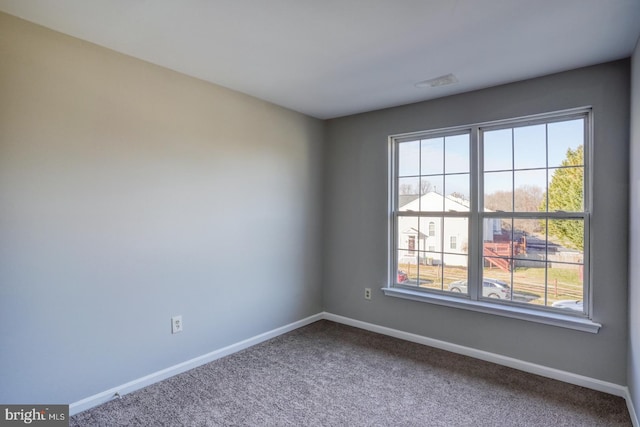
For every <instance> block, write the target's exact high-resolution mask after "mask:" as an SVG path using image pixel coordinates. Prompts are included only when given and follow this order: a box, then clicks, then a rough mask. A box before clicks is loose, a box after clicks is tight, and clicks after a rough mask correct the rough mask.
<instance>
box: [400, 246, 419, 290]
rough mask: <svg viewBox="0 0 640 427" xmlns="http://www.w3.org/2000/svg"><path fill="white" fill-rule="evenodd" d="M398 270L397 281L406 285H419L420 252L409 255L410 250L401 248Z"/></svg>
mask: <svg viewBox="0 0 640 427" xmlns="http://www.w3.org/2000/svg"><path fill="white" fill-rule="evenodd" d="M397 253H398V271H397V272H396V273H397V278H396V283H399V284H402V285H405V286H417V284H418V266H419V265H418V262H417V260H418V254H417V253H415V254H414V255H409V252H408V251H403V250H399V251H397Z"/></svg>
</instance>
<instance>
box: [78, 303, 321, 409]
mask: <svg viewBox="0 0 640 427" xmlns="http://www.w3.org/2000/svg"><path fill="white" fill-rule="evenodd" d="M323 316H324V313H318V314H314V315H313V316H309V317H307V318H305V319H302V320H299V321H297V322H293V323H290V324H288V325H285V326H282V327H280V328H276V329H273V330H271V331H268V332H265V333H263V334H260V335H256V336H255V337H252V338H248V339H246V340H244V341H240V342H238V343H235V344H232V345H230V346H227V347H224V348H221V349H219V350H215V351H212V352H211V353H207V354H204V355H202V356H198V357H195V358H193V359H191V360H187V361H186V362H182V363H179V364H177V365H174V366H171V367H169V368H166V369H163V370H161V371H157V372H154V373H152V374H149V375H146V376H144V377H142V378H138V379H135V380H133V381H129V382H128V383H126V384H122V385H119V386H117V387H113V388H111V389H109V390H106V391H103V392H100V393H97V394H94V395H93V396H89V397H87V398H85V399H82V400H79V401H77V402H74V403H72V404H70V405H69V415H75V414H77V413H79V412H82V411H86V410H87V409H89V408H93V407H94V406H98V405H100V404H102V403H105V402H108V401H109V400H112V399H114V398H117V397H118V396H124V395H125V394H128V393H131V392H132V391H135V390H139V389H141V388H143V387H146V386H148V385H151V384H153V383H157V382H158V381H162V380H164V379H167V378H169V377H172V376H174V375H178V374H180V373H182V372H185V371H188V370H190V369H193V368H197V367H198V366H201V365H204V364H205V363H209V362H212V361H214V360H216V359H220V358H222V357H225V356H228V355H230V354H233V353H236V352H238V351H240V350H244V349H245V348H248V347H251V346H253V345H256V344H260V343H261V342H263V341H266V340H269V339H271V338H275V337H277V336H279V335H282V334H285V333H287V332H290V331H293V330H294V329H298V328H301V327H303V326H306V325H308V324H310V323H313V322H317V321H318V320H322V319H323V318H324V317H323Z"/></svg>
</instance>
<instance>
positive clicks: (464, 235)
mask: <svg viewBox="0 0 640 427" xmlns="http://www.w3.org/2000/svg"><path fill="white" fill-rule="evenodd" d="M589 126H590V125H589V111H588V110H583V111H578V112H576V111H573V112H571V113H558V114H549V115H545V116H544V117H534V118H526V119H518V120H512V121H502V122H499V123H489V124H483V125H480V126H470V127H468V128H467V129H462V130H461V129H460V128H457V129H452V130H446V129H445V130H440V131H436V132H425V133H424V134H412V135H408V136H402V135H401V136H398V137H394V138H393V147H394V150H393V153H394V173H393V179H394V182H393V191H394V206H393V224H394V228H393V234H394V239H393V241H394V242H393V248H392V250H393V261H394V270H397V274H394V275H393V276H394V277H395V278H396V280H395V284H394V285H395V286H396V287H404V288H409V289H415V290H422V291H425V292H435V293H439V294H443V295H451V296H454V295H456V296H460V297H464V298H470V299H473V300H485V301H492V302H496V303H499V304H509V305H516V306H518V305H523V306H527V307H538V308H541V309H543V310H562V311H564V312H566V313H572V314H576V315H581V314H585V313H586V312H585V309H586V307H587V305H585V304H584V301H585V298H586V297H587V294H588V292H586V290H587V284H588V278H587V271H588V268H586V265H587V264H588V262H587V261H588V256H586V255H585V254H588V247H587V246H588V239H586V238H585V236H587V235H588V219H589V217H588V209H587V207H588V196H589V195H588V191H587V190H588V186H587V185H586V184H585V183H586V182H588V180H587V179H586V178H587V176H588V170H587V166H586V165H587V164H588V162H587V161H586V159H587V158H588V157H587V155H588V152H587V149H588V146H589V144H588V141H589V138H590V135H589V129H590V127H589ZM472 236H475V238H472ZM480 283H482V286H480V285H479V284H480Z"/></svg>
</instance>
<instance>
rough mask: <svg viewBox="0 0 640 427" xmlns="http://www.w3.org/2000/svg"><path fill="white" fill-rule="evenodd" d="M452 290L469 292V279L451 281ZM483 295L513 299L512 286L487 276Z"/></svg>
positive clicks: (450, 287) (450, 288) (483, 285)
mask: <svg viewBox="0 0 640 427" xmlns="http://www.w3.org/2000/svg"><path fill="white" fill-rule="evenodd" d="M449 290H450V291H451V292H461V293H465V294H466V293H467V281H466V280H458V281H456V282H451V283H449ZM482 296H483V297H485V298H500V299H511V287H509V285H508V284H507V283H506V282H503V281H502V280H498V279H491V278H488V277H486V278H485V279H484V280H483V281H482Z"/></svg>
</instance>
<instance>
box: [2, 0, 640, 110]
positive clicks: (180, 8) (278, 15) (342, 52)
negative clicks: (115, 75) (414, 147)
mask: <svg viewBox="0 0 640 427" xmlns="http://www.w3.org/2000/svg"><path fill="white" fill-rule="evenodd" d="M0 10H1V11H5V12H7V13H9V14H12V15H16V16H19V17H21V18H24V19H26V20H29V21H32V22H35V23H38V24H41V25H43V26H46V27H49V28H52V29H54V30H57V31H60V32H63V33H66V34H69V35H72V36H75V37H78V38H81V39H84V40H88V41H90V42H93V43H96V44H98V45H101V46H105V47H108V48H110V49H113V50H115V51H118V52H122V53H125V54H128V55H131V56H134V57H137V58H140V59H143V60H146V61H149V62H151V63H154V64H158V65H161V66H164V67H167V68H170V69H172V70H176V71H180V72H182V73H185V74H188V75H190V76H194V77H198V78H200V79H203V80H207V81H210V82H213V83H216V84H219V85H222V86H226V87H228V88H231V89H235V90H237V91H240V92H244V93H247V94H250V95H253V96H256V97H258V98H261V99H264V100H267V101H271V102H273V103H275V104H278V105H282V106H284V107H288V108H290V109H293V110H296V111H300V112H302V113H305V114H309V115H311V116H314V117H318V118H332V117H339V116H343V115H347V114H353V113H360V112H365V111H370V110H375V109H380V108H385V107H391V106H396V105H401V104H407V103H411V102H417V101H422V100H427V99H433V98H438V97H442V96H446V95H451V94H455V93H461V92H466V91H469V90H474V89H480V88H484V87H489V86H494V85H498V84H502V83H508V82H513V81H517V80H523V79H527V78H531V77H536V76H541V75H545V74H550V73H554V72H558V71H564V70H569V69H573V68H577V67H582V66H587V65H592V64H597V63H601V62H606V61H611V60H615V59H620V58H624V57H628V56H629V55H630V54H631V52H632V50H633V48H634V46H635V43H636V40H637V39H638V37H639V36H640V0H536V1H532V0H268V1H267V0H90V1H88V0H0ZM449 73H453V74H454V75H455V76H456V78H457V79H458V83H456V84H453V85H450V86H444V87H437V88H417V87H415V83H417V82H419V81H423V80H427V79H431V78H434V77H439V76H442V75H446V74H449Z"/></svg>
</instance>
